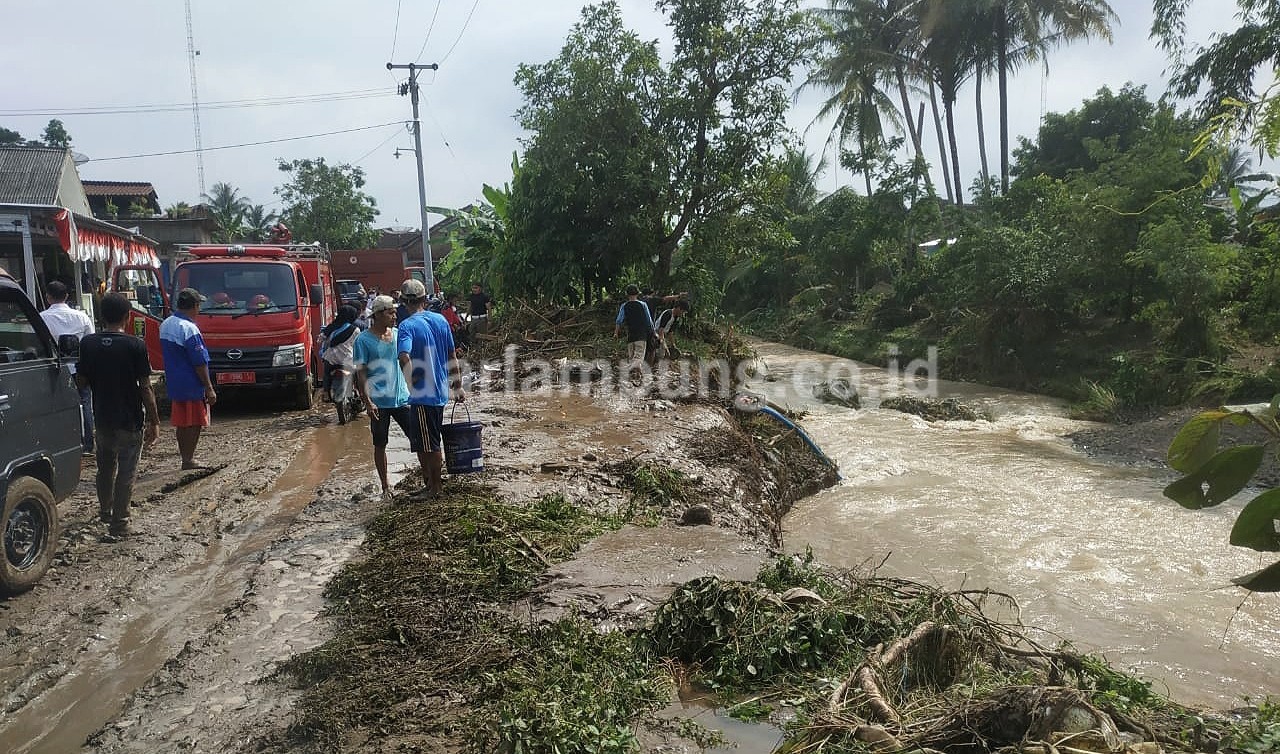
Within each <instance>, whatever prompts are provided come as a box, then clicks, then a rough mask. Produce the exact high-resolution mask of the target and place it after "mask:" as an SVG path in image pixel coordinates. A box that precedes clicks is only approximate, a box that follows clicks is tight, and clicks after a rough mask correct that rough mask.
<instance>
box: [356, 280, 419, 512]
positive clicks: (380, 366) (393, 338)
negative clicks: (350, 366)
mask: <svg viewBox="0 0 1280 754" xmlns="http://www.w3.org/2000/svg"><path fill="white" fill-rule="evenodd" d="M369 310H370V312H371V313H370V315H369V316H370V320H371V321H370V324H369V329H368V330H365V331H364V332H362V333H360V334H359V335H358V336H356V342H355V346H354V347H353V349H352V362H353V363H354V364H355V367H356V385H358V386H359V389H360V395H361V396H362V397H363V398H364V406H365V409H366V410H367V411H368V412H369V431H370V432H371V433H372V434H373V465H374V467H375V468H376V469H377V470H378V481H379V482H380V483H381V484H382V496H383V498H384V499H386V498H390V497H391V485H390V483H389V482H388V481H387V443H388V441H389V439H390V431H391V420H392V419H394V420H395V422H396V424H399V425H400V430H401V431H402V432H404V434H405V437H407V438H409V449H410V450H412V451H413V452H414V453H417V454H418V463H420V464H422V467H423V468H424V469H425V468H426V466H427V457H426V453H425V452H424V451H423V447H424V446H423V444H422V433H421V432H420V431H419V430H418V427H417V415H416V414H415V413H414V411H413V410H412V409H411V408H410V407H409V385H408V383H407V382H406V381H405V378H404V372H403V370H401V369H400V361H399V359H398V358H397V353H396V346H397V338H398V335H399V333H398V332H397V330H396V326H395V325H396V301H395V299H393V298H391V297H390V296H375V297H374V299H373V302H372V303H371V304H370V305H369Z"/></svg>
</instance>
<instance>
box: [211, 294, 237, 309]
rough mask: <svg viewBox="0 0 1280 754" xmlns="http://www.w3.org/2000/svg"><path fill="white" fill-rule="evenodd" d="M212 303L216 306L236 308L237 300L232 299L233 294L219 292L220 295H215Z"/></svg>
mask: <svg viewBox="0 0 1280 754" xmlns="http://www.w3.org/2000/svg"><path fill="white" fill-rule="evenodd" d="M212 301H213V305H214V306H235V305H236V302H235V299H233V298H231V294H230V293H227V292H226V291H219V292H218V293H215V294H213V299H212Z"/></svg>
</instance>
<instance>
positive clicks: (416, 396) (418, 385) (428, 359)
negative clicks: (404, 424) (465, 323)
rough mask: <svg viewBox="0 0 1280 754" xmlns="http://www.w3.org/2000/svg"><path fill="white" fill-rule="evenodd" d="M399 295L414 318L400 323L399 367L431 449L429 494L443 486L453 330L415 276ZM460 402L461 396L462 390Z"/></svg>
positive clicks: (426, 471) (425, 471)
mask: <svg viewBox="0 0 1280 754" xmlns="http://www.w3.org/2000/svg"><path fill="white" fill-rule="evenodd" d="M400 299H401V300H402V301H404V305H405V307H407V308H408V309H409V318H408V319H407V320H405V321H404V322H402V323H400V334H399V339H398V340H399V342H398V349H397V350H398V351H399V360H400V367H401V369H403V370H404V377H405V381H406V382H408V383H409V408H411V409H413V411H414V413H415V414H416V417H415V418H416V420H417V422H418V431H419V432H420V433H421V434H422V437H421V442H422V445H423V447H424V448H425V450H426V457H425V459H424V463H423V464H422V480H423V482H424V483H425V485H426V488H425V492H426V494H427V495H432V496H434V495H439V494H440V492H441V487H442V484H443V471H444V446H443V444H442V440H443V438H442V437H441V427H442V426H443V425H444V407H445V404H447V403H448V402H449V392H450V390H449V388H450V371H451V370H450V366H451V362H452V363H454V364H456V362H453V348H454V346H453V331H452V330H451V329H450V328H449V322H448V320H446V319H445V318H444V315H442V314H440V313H439V312H434V311H430V310H429V309H427V304H428V302H429V301H430V300H431V299H430V298H429V297H428V296H427V287H426V286H425V285H423V284H422V281H420V280H414V279H412V278H410V279H409V280H406V281H404V283H403V284H402V285H401V286H400ZM458 400H462V397H461V393H459V398H458Z"/></svg>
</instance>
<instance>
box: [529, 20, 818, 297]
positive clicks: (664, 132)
mask: <svg viewBox="0 0 1280 754" xmlns="http://www.w3.org/2000/svg"><path fill="white" fill-rule="evenodd" d="M658 7H659V8H660V9H661V10H663V11H664V12H665V13H666V14H667V18H668V24H669V26H670V27H671V30H672V36H673V38H674V40H675V48H674V52H673V54H672V56H671V60H670V61H669V62H667V63H666V64H664V63H663V62H662V61H661V60H660V59H659V57H658V55H657V52H656V49H655V46H654V45H653V44H652V43H646V42H642V41H641V40H639V38H638V37H636V35H635V34H634V33H633V32H631V31H629V30H627V29H626V28H625V26H624V25H623V23H622V20H621V13H620V10H619V7H618V4H617V3H616V2H614V1H613V0H608V1H606V2H603V3H600V4H598V5H594V6H588V7H587V8H584V9H583V12H582V17H581V20H580V21H579V23H578V24H577V25H576V26H575V27H574V29H573V31H572V32H571V33H570V36H569V39H568V40H567V41H566V44H565V46H564V48H563V49H562V51H561V53H560V55H559V56H558V57H557V58H555V59H553V60H551V61H549V62H547V63H544V64H540V65H527V66H521V68H520V72H519V74H518V75H517V78H516V81H517V84H518V85H520V86H521V88H522V90H523V92H524V95H525V105H524V106H523V107H522V108H521V110H520V112H519V117H520V120H521V123H522V124H523V125H525V127H526V128H529V129H530V130H531V131H532V132H533V134H532V136H530V138H529V139H528V140H527V141H526V155H525V164H524V168H523V175H522V177H521V178H520V179H519V180H517V181H516V182H515V184H514V185H513V187H512V189H513V196H512V207H511V220H512V223H511V231H512V238H511V243H510V249H511V251H512V253H514V254H515V255H517V256H516V257H515V258H514V260H513V262H514V263H515V264H516V265H517V266H518V267H520V268H521V269H525V270H527V271H528V275H529V278H528V288H529V289H530V290H531V291H539V292H541V293H543V294H544V295H549V296H552V297H557V296H573V295H578V289H579V287H581V286H586V287H593V286H595V285H609V284H612V283H613V282H614V281H615V279H616V278H617V277H618V275H620V274H621V273H622V270H623V269H624V268H625V267H626V266H627V265H628V264H629V263H634V264H636V265H642V263H643V265H642V266H643V267H646V268H648V269H649V270H651V272H649V273H647V274H648V275H651V276H652V278H653V279H654V281H655V282H658V283H660V284H665V282H666V281H667V280H669V279H670V278H671V276H672V273H673V271H674V268H675V267H676V266H677V265H676V264H675V263H676V261H677V250H679V249H681V248H682V246H681V245H682V242H684V241H685V240H686V239H687V238H689V237H691V236H692V235H696V233H697V230H698V228H699V227H700V226H702V225H704V224H706V225H715V224H716V223H718V222H720V221H722V220H724V219H725V218H729V217H732V216H734V215H736V214H737V213H739V212H741V211H742V210H743V209H744V208H747V207H749V206H751V205H753V204H759V203H760V198H761V197H762V193H761V192H763V191H765V190H766V187H767V186H768V185H769V184H770V183H771V181H772V179H773V176H774V175H775V174H776V167H775V165H774V159H773V156H772V154H771V150H773V149H774V147H775V145H777V144H780V143H781V142H783V141H784V140H785V137H786V135H787V130H786V125H785V121H784V116H785V112H786V108H787V103H788V96H787V91H786V84H787V82H788V81H790V78H791V71H792V68H793V66H794V65H795V64H796V63H797V62H798V61H799V60H800V56H801V52H802V48H803V46H802V39H803V35H804V31H803V30H804V28H805V16H804V15H803V14H801V13H800V12H799V11H798V9H797V4H796V2H795V0H764V1H763V2H756V3H738V2H731V1H730V0H659V2H658ZM689 251H691V253H692V255H693V256H692V257H688V256H687V255H686V257H687V258H689V259H690V261H692V260H693V259H694V258H696V256H697V254H698V249H697V248H696V245H694V246H692V247H690V249H689ZM686 257H682V258H686ZM645 260H653V261H651V262H645ZM547 268H551V269H547Z"/></svg>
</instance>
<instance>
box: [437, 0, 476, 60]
mask: <svg viewBox="0 0 1280 754" xmlns="http://www.w3.org/2000/svg"><path fill="white" fill-rule="evenodd" d="M479 4H480V0H475V1H474V2H473V3H471V11H470V12H468V13H467V20H466V21H463V22H462V29H461V30H460V31H459V32H458V38H457V39H455V40H453V45H452V46H450V47H449V51H448V52H446V53H445V54H444V57H443V58H440V62H441V63H443V62H444V61H446V60H448V59H449V56H450V55H452V54H453V49H454V48H455V47H457V46H458V43H459V42H461V41H462V35H463V34H465V33H466V31H467V26H468V25H470V23H471V17H472V16H473V15H475V12H476V6H477V5H479Z"/></svg>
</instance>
